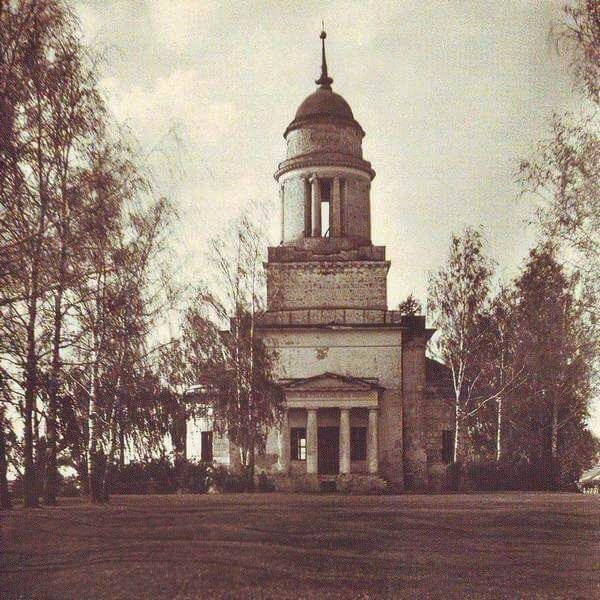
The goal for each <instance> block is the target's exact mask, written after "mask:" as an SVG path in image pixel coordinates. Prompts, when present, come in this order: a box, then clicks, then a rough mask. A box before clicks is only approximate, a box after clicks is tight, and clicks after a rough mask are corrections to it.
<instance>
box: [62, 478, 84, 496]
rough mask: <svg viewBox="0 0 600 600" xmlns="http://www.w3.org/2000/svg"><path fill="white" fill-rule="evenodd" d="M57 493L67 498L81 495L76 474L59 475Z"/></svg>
mask: <svg viewBox="0 0 600 600" xmlns="http://www.w3.org/2000/svg"><path fill="white" fill-rule="evenodd" d="M58 495H59V496H66V497H69V498H76V497H77V496H80V495H81V484H80V483H79V477H78V476H77V475H69V476H67V477H60V481H59V484H58Z"/></svg>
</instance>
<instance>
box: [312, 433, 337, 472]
mask: <svg viewBox="0 0 600 600" xmlns="http://www.w3.org/2000/svg"><path fill="white" fill-rule="evenodd" d="M317 445H318V452H319V475H337V474H338V473H339V472H340V428H339V427H319V431H318V436H317Z"/></svg>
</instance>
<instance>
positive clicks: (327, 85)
mask: <svg viewBox="0 0 600 600" xmlns="http://www.w3.org/2000/svg"><path fill="white" fill-rule="evenodd" d="M321 24H322V30H321V36H320V37H321V77H319V79H317V80H316V81H315V83H316V84H317V85H318V86H320V87H321V88H324V89H327V90H330V89H331V84H332V83H333V79H332V78H331V77H329V75H327V60H326V58H325V38H326V37H327V34H326V33H325V23H324V22H323V21H321Z"/></svg>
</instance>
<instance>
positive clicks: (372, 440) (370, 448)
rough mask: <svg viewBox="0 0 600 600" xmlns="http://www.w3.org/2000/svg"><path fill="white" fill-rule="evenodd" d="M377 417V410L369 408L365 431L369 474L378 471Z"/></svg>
mask: <svg viewBox="0 0 600 600" xmlns="http://www.w3.org/2000/svg"><path fill="white" fill-rule="evenodd" d="M377 417H378V411H377V409H375V408H370V409H369V428H368V430H367V470H368V471H369V473H377V471H379V458H378V445H379V440H378V437H377Z"/></svg>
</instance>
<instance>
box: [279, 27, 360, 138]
mask: <svg viewBox="0 0 600 600" xmlns="http://www.w3.org/2000/svg"><path fill="white" fill-rule="evenodd" d="M326 37H327V34H326V33H325V32H324V31H322V32H321V52H322V58H321V76H320V77H319V79H317V80H316V81H315V83H316V84H317V85H318V86H319V87H318V88H317V90H316V91H315V92H313V93H312V94H311V95H310V96H307V97H306V98H305V99H304V101H303V102H302V104H301V105H300V106H299V107H298V110H297V111H296V116H295V117H294V120H293V121H292V122H291V123H290V124H289V125H288V127H287V129H286V130H285V133H284V134H283V137H287V134H288V133H289V132H290V131H292V130H294V129H298V128H299V127H303V126H304V125H307V124H308V123H310V122H314V121H336V122H341V123H342V124H343V125H346V126H348V125H349V126H350V127H354V128H356V129H358V130H360V131H361V132H362V128H361V126H360V125H359V124H358V123H357V122H356V121H355V120H354V115H353V114H352V109H351V108H350V105H349V104H348V103H347V102H346V101H345V100H344V98H342V96H340V95H339V94H336V93H335V92H333V91H332V90H331V84H332V83H333V79H332V78H331V77H329V75H328V73H327V60H326V59H325V38H326ZM363 135H364V132H363Z"/></svg>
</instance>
